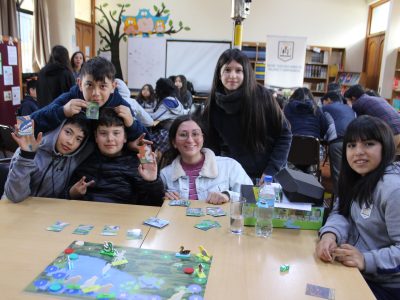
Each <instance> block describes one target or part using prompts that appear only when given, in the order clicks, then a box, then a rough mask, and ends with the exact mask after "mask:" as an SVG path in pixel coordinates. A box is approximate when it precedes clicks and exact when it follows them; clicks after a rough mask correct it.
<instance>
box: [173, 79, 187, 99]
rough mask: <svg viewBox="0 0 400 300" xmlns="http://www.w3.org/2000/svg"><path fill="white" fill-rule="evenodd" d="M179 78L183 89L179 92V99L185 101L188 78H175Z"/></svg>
mask: <svg viewBox="0 0 400 300" xmlns="http://www.w3.org/2000/svg"><path fill="white" fill-rule="evenodd" d="M178 77H179V79H180V80H181V82H182V87H181V88H180V89H179V90H178V98H179V100H182V99H184V97H185V96H186V93H187V90H188V89H187V80H186V77H185V76H184V75H177V76H176V77H175V80H176V79H177V78H178Z"/></svg>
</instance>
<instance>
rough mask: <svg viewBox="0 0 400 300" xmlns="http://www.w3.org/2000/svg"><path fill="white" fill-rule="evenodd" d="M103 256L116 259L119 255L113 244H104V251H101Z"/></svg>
mask: <svg viewBox="0 0 400 300" xmlns="http://www.w3.org/2000/svg"><path fill="white" fill-rule="evenodd" d="M100 253H101V254H104V255H108V256H111V257H114V256H116V255H117V252H116V250H115V249H114V246H113V244H112V243H111V242H107V241H106V242H104V244H103V249H102V250H101V251H100Z"/></svg>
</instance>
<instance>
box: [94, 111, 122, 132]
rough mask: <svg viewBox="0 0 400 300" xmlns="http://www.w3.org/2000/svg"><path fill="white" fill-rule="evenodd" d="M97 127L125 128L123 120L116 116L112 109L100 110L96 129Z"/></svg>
mask: <svg viewBox="0 0 400 300" xmlns="http://www.w3.org/2000/svg"><path fill="white" fill-rule="evenodd" d="M99 126H106V127H111V126H118V127H120V126H122V127H124V128H125V124H124V120H123V119H122V118H121V117H119V116H118V114H117V113H116V112H115V110H114V108H113V107H104V108H102V109H101V110H100V115H99V120H98V121H97V124H96V128H97V127H99Z"/></svg>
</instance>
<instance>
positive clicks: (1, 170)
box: [0, 158, 11, 198]
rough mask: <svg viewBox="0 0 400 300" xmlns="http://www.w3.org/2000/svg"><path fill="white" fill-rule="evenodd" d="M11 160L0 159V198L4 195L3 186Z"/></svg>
mask: <svg viewBox="0 0 400 300" xmlns="http://www.w3.org/2000/svg"><path fill="white" fill-rule="evenodd" d="M10 162H11V158H2V159H0V198H1V196H2V195H3V193H4V185H5V183H6V181H7V176H8V169H9V167H10Z"/></svg>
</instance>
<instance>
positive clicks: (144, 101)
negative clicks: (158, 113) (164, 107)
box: [136, 83, 157, 113]
mask: <svg viewBox="0 0 400 300" xmlns="http://www.w3.org/2000/svg"><path fill="white" fill-rule="evenodd" d="M136 101H137V102H138V103H139V104H140V105H141V106H142V107H143V108H144V110H145V111H146V112H148V113H152V112H154V109H155V108H156V105H157V98H156V93H155V92H154V89H153V86H152V85H151V84H148V83H146V84H145V85H144V86H143V87H142V88H141V90H140V92H139V94H138V96H137V98H136Z"/></svg>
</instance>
